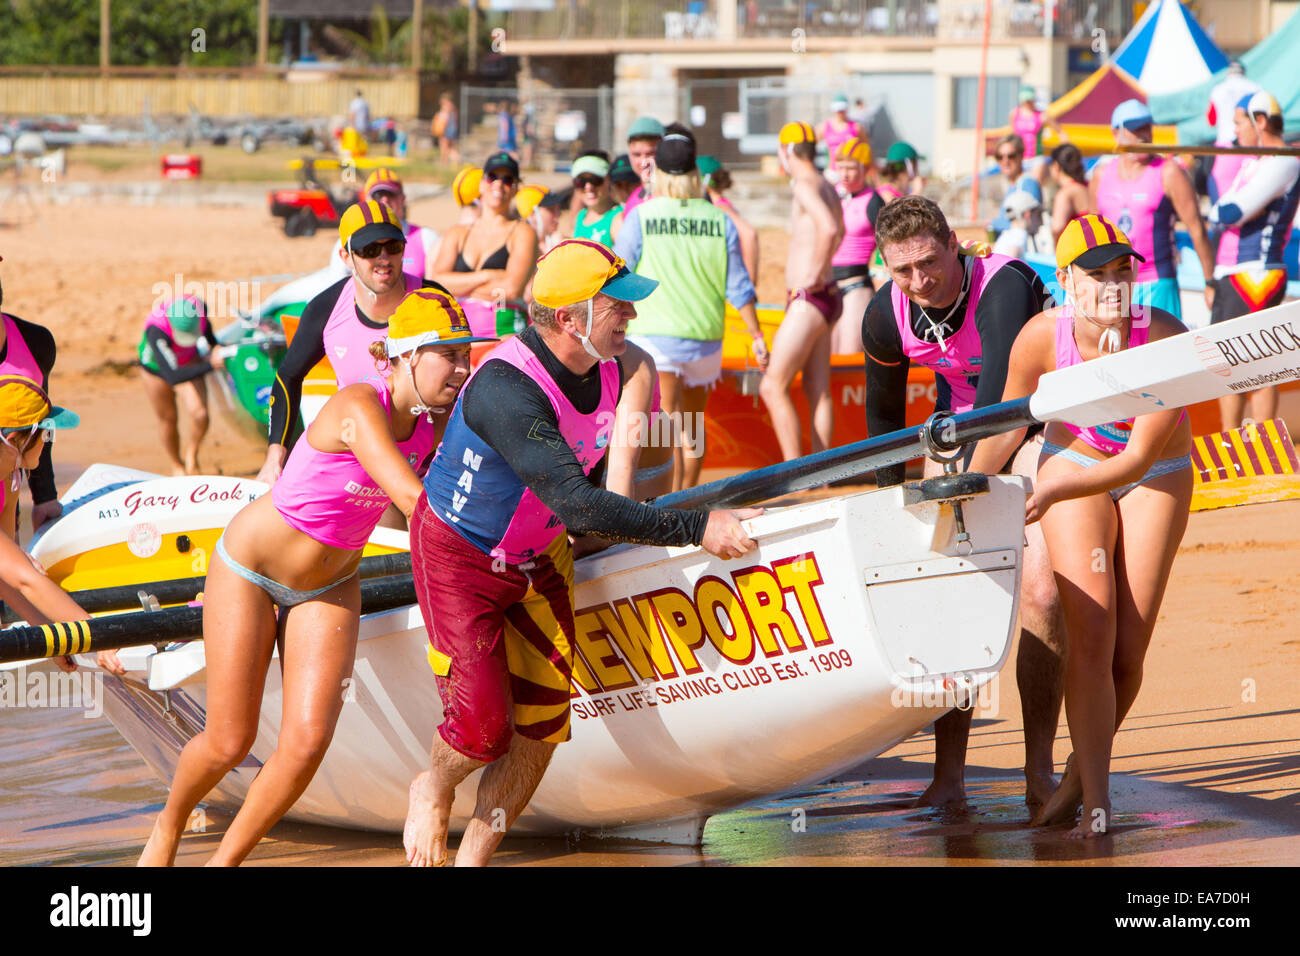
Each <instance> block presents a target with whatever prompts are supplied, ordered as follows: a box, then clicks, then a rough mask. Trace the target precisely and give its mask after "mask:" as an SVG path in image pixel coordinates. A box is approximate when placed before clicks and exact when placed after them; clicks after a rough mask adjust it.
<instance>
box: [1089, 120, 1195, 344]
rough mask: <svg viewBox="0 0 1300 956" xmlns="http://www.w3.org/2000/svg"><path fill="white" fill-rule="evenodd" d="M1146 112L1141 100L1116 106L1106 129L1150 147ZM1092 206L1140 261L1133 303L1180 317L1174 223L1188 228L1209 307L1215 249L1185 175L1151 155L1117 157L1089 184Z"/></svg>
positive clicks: (1169, 161) (1176, 166)
mask: <svg viewBox="0 0 1300 956" xmlns="http://www.w3.org/2000/svg"><path fill="white" fill-rule="evenodd" d="M1152 123H1153V120H1152V118H1151V111H1150V110H1149V109H1147V105H1146V104H1145V103H1143V102H1142V101H1141V100H1137V99H1132V100H1125V101H1124V102H1123V103H1120V104H1119V106H1117V107H1115V110H1114V112H1113V113H1112V114H1111V118H1110V128H1111V131H1112V132H1113V133H1114V134H1115V142H1116V144H1117V145H1121V146H1123V145H1131V144H1134V143H1150V142H1151V137H1152ZM1088 188H1089V191H1090V193H1091V195H1092V208H1093V209H1095V210H1097V212H1098V213H1099V214H1100V215H1102V216H1104V217H1105V218H1107V219H1109V220H1110V221H1111V222H1113V223H1114V224H1115V225H1117V226H1118V227H1119V228H1120V231H1122V232H1123V233H1124V234H1125V235H1126V236H1128V237H1129V239H1130V240H1132V242H1133V249H1134V251H1136V252H1137V254H1138V257H1139V260H1140V261H1139V262H1138V268H1137V273H1136V275H1135V276H1134V282H1133V304H1134V305H1147V306H1152V307H1153V308H1157V309H1164V310H1165V311H1166V312H1168V313H1170V314H1172V315H1173V316H1174V317H1175V318H1178V319H1181V318H1182V317H1183V307H1182V301H1181V298H1180V296H1179V292H1178V259H1179V253H1178V244H1177V243H1176V242H1175V241H1174V219H1179V220H1180V221H1181V222H1182V224H1183V225H1184V226H1186V227H1187V233H1188V235H1190V236H1191V237H1192V246H1193V247H1194V248H1195V249H1196V256H1197V258H1198V259H1200V260H1201V268H1202V269H1203V270H1204V275H1205V304H1206V306H1207V307H1208V308H1213V306H1214V250H1213V249H1211V248H1210V241H1209V239H1208V238H1206V235H1205V224H1204V223H1203V222H1202V221H1201V210H1200V206H1199V205H1198V203H1197V200H1196V190H1195V188H1194V187H1193V186H1192V178H1191V177H1190V176H1189V175H1187V171H1186V170H1185V169H1183V167H1182V166H1180V165H1179V164H1178V163H1176V162H1174V161H1173V160H1172V159H1167V158H1165V157H1164V156H1154V155H1152V154H1151V153H1121V154H1120V155H1118V156H1116V157H1114V158H1112V159H1110V160H1108V161H1106V162H1105V163H1103V164H1102V165H1100V166H1098V167H1097V169H1096V170H1094V171H1093V174H1092V182H1091V183H1089V187H1088Z"/></svg>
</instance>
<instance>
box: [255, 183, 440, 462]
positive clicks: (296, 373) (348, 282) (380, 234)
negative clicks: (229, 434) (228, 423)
mask: <svg viewBox="0 0 1300 956" xmlns="http://www.w3.org/2000/svg"><path fill="white" fill-rule="evenodd" d="M339 240H340V242H341V244H342V247H341V248H340V250H339V257H340V259H341V260H342V261H343V263H344V264H345V265H346V266H347V267H348V273H349V274H348V276H347V277H346V278H344V279H340V280H339V281H338V282H336V283H334V284H333V285H332V286H330V287H329V288H328V289H326V290H325V291H324V292H322V293H320V294H319V295H317V296H316V298H314V299H312V300H311V301H310V302H308V303H307V308H305V309H304V310H303V313H302V318H301V319H299V320H298V331H297V332H296V333H294V336H293V341H292V342H290V343H289V351H288V352H287V353H285V356H284V360H283V361H281V363H280V368H279V370H278V371H277V372H276V376H275V383H274V385H272V387H271V407H270V415H271V425H270V429H269V433H270V443H269V445H268V447H267V450H266V461H265V462H264V463H263V464H262V469H261V471H259V472H258V475H257V480H258V481H262V482H265V483H266V484H268V485H269V484H273V483H274V482H275V480H276V479H277V478H278V477H279V475H280V469H281V468H282V467H284V460H285V458H286V457H287V456H288V454H289V447H290V445H291V444H292V443H293V437H294V431H295V429H296V428H297V425H298V411H299V405H300V403H301V401H302V383H303V380H304V379H306V377H307V373H308V372H310V371H311V370H312V368H314V367H315V366H316V364H317V363H319V362H320V361H321V359H325V358H328V359H329V362H330V365H331V366H332V367H333V369H334V375H335V378H336V379H337V380H338V384H339V387H340V388H342V387H344V386H345V385H351V384H353V383H354V382H359V381H361V380H362V379H364V378H366V377H368V376H370V375H372V374H374V364H373V362H372V361H371V358H370V345H371V343H372V342H378V341H380V340H381V339H383V338H384V336H385V334H386V333H387V330H388V317H389V316H390V315H392V314H393V310H394V309H396V308H397V305H398V303H400V302H401V301H402V300H403V299H404V298H405V297H406V295H407V293H410V292H414V291H415V290H416V289H420V288H431V289H435V290H437V291H440V292H446V291H447V290H446V289H444V288H442V286H440V285H438V284H437V283H436V282H433V281H432V280H430V279H424V278H421V277H419V276H414V275H407V274H406V273H404V272H403V271H402V257H403V256H404V255H405V254H406V234H405V233H404V232H402V227H401V224H400V223H399V222H398V220H397V217H396V216H394V215H393V212H392V210H391V209H389V208H388V207H387V206H385V205H383V204H381V203H378V202H376V201H375V200H373V199H368V200H365V201H363V202H359V203H357V204H356V205H354V206H349V207H348V208H347V210H346V211H345V212H344V213H343V215H342V217H340V219H339Z"/></svg>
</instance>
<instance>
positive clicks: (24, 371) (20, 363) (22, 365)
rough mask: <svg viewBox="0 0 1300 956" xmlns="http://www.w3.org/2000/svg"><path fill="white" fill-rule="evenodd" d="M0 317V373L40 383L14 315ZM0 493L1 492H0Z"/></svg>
mask: <svg viewBox="0 0 1300 956" xmlns="http://www.w3.org/2000/svg"><path fill="white" fill-rule="evenodd" d="M0 318H2V319H3V320H4V324H5V343H6V345H5V358H4V361H3V362H0V375H21V376H22V377H23V378H29V379H31V380H32V381H33V382H35V383H36V384H37V385H40V384H41V376H42V372H41V367H40V366H39V365H37V364H36V358H35V357H34V356H33V355H32V350H31V349H29V348H28V347H27V343H26V342H24V341H23V335H22V333H21V332H19V331H18V323H17V322H15V321H14V317H13V316H12V315H9V314H8V313H7V312H5V313H0ZM0 494H2V492H0ZM3 501H4V499H3V498H0V507H2V506H3Z"/></svg>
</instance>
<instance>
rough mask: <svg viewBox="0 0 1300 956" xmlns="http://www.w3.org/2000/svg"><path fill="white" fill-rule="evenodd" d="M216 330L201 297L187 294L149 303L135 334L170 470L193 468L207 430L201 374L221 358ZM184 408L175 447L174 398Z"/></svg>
mask: <svg viewBox="0 0 1300 956" xmlns="http://www.w3.org/2000/svg"><path fill="white" fill-rule="evenodd" d="M216 347H217V337H216V333H215V332H213V330H212V323H211V322H210V321H209V320H208V316H207V307H206V306H205V305H204V303H203V300H202V299H199V298H196V297H195V296H192V295H186V296H182V297H181V298H179V299H172V300H169V301H162V302H159V303H157V304H155V305H154V307H153V311H152V312H150V313H149V317H148V318H147V319H145V322H144V334H143V335H142V336H141V337H140V348H139V357H140V380H141V381H142V382H143V383H144V392H145V395H146V396H147V397H148V399H149V404H150V406H152V407H153V411H154V414H155V415H156V416H158V430H159V437H160V438H161V439H162V447H163V451H164V452H166V454H167V458H168V461H169V463H170V464H171V469H172V474H173V475H197V474H199V445H200V444H201V443H202V442H203V436H204V435H206V434H207V431H208V386H207V383H206V381H205V380H204V376H206V375H207V374H208V373H209V372H211V371H212V369H213V365H214V363H216V364H217V365H219V364H221V359H220V357H219V356H218V355H217V353H216V352H215V351H214V350H215V349H216ZM178 398H179V399H180V404H181V408H182V409H183V411H184V414H185V424H186V428H185V447H184V448H182V447H181V437H180V430H179V428H178V426H177V414H176V400H177V399H178Z"/></svg>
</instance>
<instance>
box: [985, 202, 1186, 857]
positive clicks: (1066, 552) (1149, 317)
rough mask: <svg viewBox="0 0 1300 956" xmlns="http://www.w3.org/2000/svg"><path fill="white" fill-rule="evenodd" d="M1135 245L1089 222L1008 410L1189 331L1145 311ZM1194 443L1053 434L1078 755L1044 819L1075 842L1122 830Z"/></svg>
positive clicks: (1044, 487)
mask: <svg viewBox="0 0 1300 956" xmlns="http://www.w3.org/2000/svg"><path fill="white" fill-rule="evenodd" d="M1135 258H1138V256H1137V253H1136V252H1135V251H1134V249H1133V245H1132V243H1130V242H1129V240H1128V236H1126V235H1125V234H1124V233H1123V232H1122V231H1121V230H1120V229H1119V228H1118V227H1117V226H1115V224H1114V223H1112V222H1110V221H1109V220H1107V219H1103V218H1102V217H1101V216H1085V217H1083V218H1081V219H1076V220H1074V221H1073V222H1072V223H1070V225H1069V226H1068V227H1067V228H1066V230H1065V232H1064V233H1062V234H1061V239H1060V242H1058V243H1057V246H1056V263H1057V273H1056V275H1057V278H1058V279H1059V280H1060V282H1061V286H1062V287H1063V288H1064V289H1065V292H1066V304H1065V305H1063V306H1061V307H1059V308H1052V309H1048V310H1047V311H1045V312H1043V313H1042V314H1041V315H1037V316H1035V317H1034V318H1033V319H1032V320H1031V321H1030V322H1029V323H1028V324H1027V325H1026V326H1025V327H1024V329H1023V330H1022V331H1021V333H1020V335H1019V336H1018V337H1017V338H1016V343H1015V346H1014V348H1013V349H1012V352H1011V364H1010V368H1009V370H1008V372H1007V384H1006V389H1005V391H1004V392H1003V395H1002V398H1003V400H1004V401H1010V400H1012V399H1018V398H1023V397H1025V396H1027V395H1030V394H1032V393H1033V391H1034V390H1035V389H1036V388H1037V386H1038V379H1039V376H1040V375H1042V374H1043V373H1045V372H1050V371H1052V370H1053V369H1058V368H1065V367H1067V366H1070V365H1077V364H1078V363H1080V362H1086V361H1090V360H1092V359H1094V358H1097V357H1098V356H1102V355H1107V354H1110V353H1113V352H1118V351H1120V350H1122V349H1126V348H1138V347H1139V346H1141V345H1144V344H1146V343H1147V342H1149V341H1156V340H1158V339H1164V338H1170V337H1172V336H1175V335H1180V334H1182V333H1183V332H1185V331H1186V329H1185V328H1184V327H1183V326H1182V324H1181V323H1179V322H1178V321H1177V320H1176V319H1175V318H1174V317H1173V316H1172V315H1170V314H1169V313H1168V312H1165V311H1163V310H1161V309H1155V308H1148V309H1142V308H1140V307H1135V306H1134V305H1133V304H1132V302H1131V295H1130V293H1129V291H1128V288H1127V287H1128V286H1130V285H1131V284H1132V283H1133V281H1134V272H1135V270H1134V265H1133V260H1134V259H1135ZM1023 437H1024V429H1021V430H1020V431H1018V432H1012V433H1009V434H1006V435H1000V436H997V437H995V438H990V439H986V440H985V441H983V442H980V444H979V445H978V447H977V448H976V450H975V454H974V457H973V459H972V461H971V465H970V468H971V470H972V471H993V470H996V469H997V467H998V465H999V464H1000V462H1001V461H1003V460H1004V458H1005V456H1006V455H1007V454H1009V453H1010V452H1011V450H1012V449H1014V448H1015V447H1016V445H1017V444H1018V443H1019V442H1020V441H1022V440H1023ZM1191 447H1192V433H1191V428H1190V426H1189V425H1188V419H1187V413H1186V412H1185V411H1183V410H1182V409H1177V408H1175V409H1170V410H1168V411H1157V412H1153V413H1151V414H1149V415H1142V416H1140V417H1138V418H1137V419H1129V420H1127V421H1121V422H1111V423H1109V424H1106V425H1098V426H1095V427H1091V428H1076V427H1075V426H1073V425H1069V424H1058V423H1052V424H1049V425H1048V426H1047V429H1046V432H1045V433H1044V441H1043V446H1042V452H1041V457H1040V458H1039V462H1038V474H1037V477H1036V479H1035V482H1034V491H1033V494H1032V495H1030V496H1029V499H1028V500H1027V501H1026V503H1025V520H1026V521H1028V522H1036V523H1038V524H1039V525H1040V526H1041V527H1042V531H1043V536H1044V538H1045V539H1046V542H1047V550H1048V553H1049V555H1050V556H1051V562H1052V568H1053V570H1054V572H1055V574H1056V577H1057V579H1058V580H1059V581H1060V583H1061V586H1060V596H1061V605H1062V607H1063V609H1064V612H1065V631H1066V635H1067V642H1066V643H1067V648H1068V649H1067V655H1066V668H1065V713H1066V718H1067V719H1068V721H1069V725H1070V741H1071V743H1072V744H1073V745H1074V756H1073V758H1072V760H1071V761H1070V762H1069V764H1067V767H1066V773H1065V777H1064V779H1063V780H1062V781H1061V785H1060V787H1059V788H1058V789H1057V790H1056V792H1055V793H1054V794H1053V795H1052V797H1051V799H1050V800H1048V801H1047V804H1046V805H1045V806H1044V807H1043V808H1042V810H1041V812H1040V813H1039V814H1038V816H1037V818H1036V819H1035V823H1038V824H1052V823H1059V822H1070V823H1073V822H1074V821H1075V816H1076V814H1077V813H1078V811H1079V806H1080V802H1081V801H1082V806H1083V816H1082V819H1081V820H1080V821H1079V822H1078V824H1077V825H1076V826H1075V827H1074V828H1073V829H1072V830H1071V831H1070V832H1069V836H1071V837H1074V838H1078V839H1087V838H1092V837H1098V836H1103V835H1104V834H1106V833H1107V832H1109V831H1110V830H1111V828H1112V827H1113V826H1114V819H1113V818H1112V815H1111V806H1110V790H1109V773H1110V758H1111V746H1112V741H1113V739H1114V736H1115V732H1116V731H1117V730H1118V729H1119V725H1120V723H1121V722H1122V721H1123V719H1124V715H1125V714H1127V713H1128V711H1129V708H1130V707H1132V706H1133V701H1134V700H1135V699H1136V698H1137V694H1138V689H1139V688H1140V687H1141V685H1142V662H1143V660H1144V658H1145V657H1146V651H1147V647H1148V645H1149V644H1150V642H1151V634H1152V631H1153V629H1154V627H1155V623H1156V618H1157V617H1158V616H1159V613H1160V602H1161V599H1162V598H1163V596H1164V592H1165V585H1166V584H1167V583H1168V581H1169V571H1170V569H1171V568H1172V566H1173V562H1174V555H1175V553H1176V552H1177V551H1178V545H1179V542H1181V541H1182V538H1183V532H1184V530H1186V528H1187V509H1188V506H1189V504H1190V503H1191V498H1192V470H1191V459H1190V457H1189V452H1190V451H1191Z"/></svg>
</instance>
